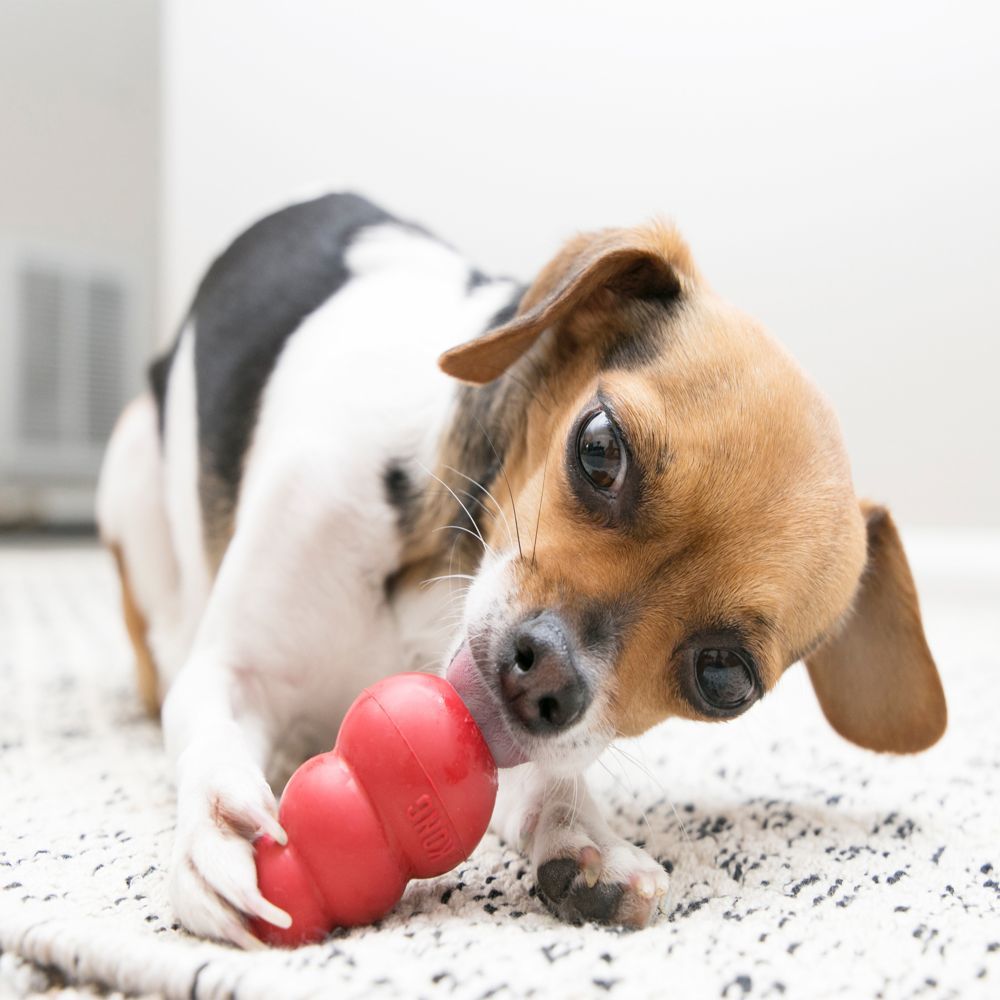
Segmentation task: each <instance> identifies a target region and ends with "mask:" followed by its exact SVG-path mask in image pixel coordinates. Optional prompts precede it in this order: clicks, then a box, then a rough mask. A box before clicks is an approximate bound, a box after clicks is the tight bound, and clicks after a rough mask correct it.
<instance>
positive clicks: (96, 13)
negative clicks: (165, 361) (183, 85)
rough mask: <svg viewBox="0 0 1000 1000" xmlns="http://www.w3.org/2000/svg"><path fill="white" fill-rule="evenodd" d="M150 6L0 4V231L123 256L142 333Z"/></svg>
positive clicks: (155, 123)
mask: <svg viewBox="0 0 1000 1000" xmlns="http://www.w3.org/2000/svg"><path fill="white" fill-rule="evenodd" d="M159 7H160V5H159V2H158V0H87V2H86V3H67V2H66V0H0V239H2V240H4V241H10V242H12V243H15V244H22V243H24V244H28V245H39V246H43V247H51V248H52V250H53V252H56V253H58V252H59V251H65V252H67V253H73V254H78V255H79V256H81V257H84V258H86V257H89V256H93V257H95V258H97V259H103V258H111V259H115V260H122V261H125V262H127V263H128V264H129V265H130V267H131V268H133V269H134V270H135V271H136V272H137V273H138V280H139V281H141V282H142V286H143V287H142V291H143V294H144V300H143V302H142V324H143V326H144V327H145V329H147V330H150V329H151V328H152V326H153V324H154V323H155V322H156V311H155V308H154V302H153V293H154V291H155V288H154V286H155V284H156V279H157V275H158V270H157V269H158V250H159V231H158V221H159V220H158V211H159V207H160V198H159V190H160V187H159V170H158V166H159V164H158V160H159V153H160V148H159V140H160V132H161V128H160V126H161V123H160V104H161V95H160V65H159V56H160V10H159ZM4 332H5V331H4ZM153 339H154V338H153V337H152V336H151V335H150V337H149V340H150V342H152V341H153ZM136 380H137V381H138V373H136Z"/></svg>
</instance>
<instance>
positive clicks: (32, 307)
mask: <svg viewBox="0 0 1000 1000" xmlns="http://www.w3.org/2000/svg"><path fill="white" fill-rule="evenodd" d="M13 277H14V285H13V291H14V305H15V308H14V321H15V340H16V342H17V354H16V357H17V364H16V366H15V370H14V372H13V373H12V374H13V381H14V386H13V388H14V400H15V405H14V413H13V418H14V419H13V429H14V442H13V444H14V449H13V451H14V454H15V455H16V456H20V459H19V460H18V461H16V465H17V466H18V467H19V468H21V470H22V472H23V474H25V475H31V476H33V477H39V478H44V479H50V478H72V479H78V478H80V477H83V478H90V477H92V476H93V473H94V472H95V471H96V468H97V463H98V460H99V458H100V453H101V449H102V448H103V445H104V443H105V442H106V441H107V439H108V435H109V434H110V433H111V429H112V427H113V425H114V421H115V418H116V416H117V415H118V413H119V412H120V411H121V408H122V406H123V405H124V403H125V393H126V391H127V389H128V385H127V383H128V372H127V370H126V368H127V364H128V358H129V357H130V351H129V349H128V348H129V344H128V343H127V342H126V341H127V337H128V329H127V327H128V323H127V316H128V312H129V295H128V288H127V285H126V282H125V281H124V280H123V279H122V278H121V277H120V276H117V275H114V274H111V273H105V272H104V271H101V272H100V273H95V271H93V270H91V269H88V268H86V267H80V266H63V265H62V264H61V263H52V262H50V261H46V260H43V261H38V260H34V259H33V260H30V261H21V262H20V263H19V265H18V266H16V267H15V270H14V275H13Z"/></svg>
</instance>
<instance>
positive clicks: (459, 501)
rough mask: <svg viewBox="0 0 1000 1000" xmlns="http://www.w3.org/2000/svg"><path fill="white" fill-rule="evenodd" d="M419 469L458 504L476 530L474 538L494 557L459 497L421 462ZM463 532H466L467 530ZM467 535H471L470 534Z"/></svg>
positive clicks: (475, 522)
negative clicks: (434, 480) (438, 484)
mask: <svg viewBox="0 0 1000 1000" xmlns="http://www.w3.org/2000/svg"><path fill="white" fill-rule="evenodd" d="M420 467H421V468H422V469H423V470H424V472H426V473H427V475H429V476H431V477H432V478H434V479H436V480H437V481H438V482H439V483H440V484H441V485H442V486H443V487H444V488H445V489H446V490H447V491H448V492H449V493H450V494H451V495H452V496H453V497H454V498H455V501H456V502H457V503H458V505H459V507H461V508H462V510H464V511H465V516H466V517H467V518H468V519H469V520H470V521H471V522H472V526H473V527H474V528H475V529H476V531H475V537H477V538H478V539H479V541H481V542H482V543H483V548H484V549H486V551H487V552H489V553H490V554H491V555H496V553H495V552H494V551H493V549H491V548H490V547H489V545H487V544H486V539H485V538H483V533H482V532H481V531H480V530H479V524H478V522H477V521H476V519H475V518H474V517H473V516H472V514H470V513H469V508H468V507H466V506H465V504H464V503H462V500H461V497H459V495H458V494H457V493H456V492H455V491H454V490H453V489H452V488H451V487H450V486H449V485H448V484H447V483H446V482H445V481H444V480H443V479H442V478H441V477H440V476H437V475H435V474H434V473H433V472H431V470H430V469H428V468H427V466H426V465H424V464H423V462H421V463H420ZM453 527H456V528H457V527H460V525H453ZM464 530H466V531H468V529H467V528H466V529H464ZM469 533H470V534H472V532H469Z"/></svg>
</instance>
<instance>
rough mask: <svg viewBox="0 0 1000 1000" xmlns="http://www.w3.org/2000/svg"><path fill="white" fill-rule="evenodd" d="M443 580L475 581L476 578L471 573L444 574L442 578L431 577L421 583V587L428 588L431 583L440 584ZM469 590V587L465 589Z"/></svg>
mask: <svg viewBox="0 0 1000 1000" xmlns="http://www.w3.org/2000/svg"><path fill="white" fill-rule="evenodd" d="M442 580H475V577H474V576H472V575H470V574H469V573H444V574H443V575H441V576H429V577H427V579H426V580H421V581H420V586H421V587H426V586H427V585H428V584H431V583H440V582H441V581H442ZM465 589H466V590H468V587H466V588H465Z"/></svg>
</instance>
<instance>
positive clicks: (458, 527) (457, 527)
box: [432, 524, 496, 556]
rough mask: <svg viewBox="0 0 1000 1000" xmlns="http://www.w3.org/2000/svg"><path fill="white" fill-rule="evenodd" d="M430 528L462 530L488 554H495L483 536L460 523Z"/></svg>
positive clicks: (435, 529)
mask: <svg viewBox="0 0 1000 1000" xmlns="http://www.w3.org/2000/svg"><path fill="white" fill-rule="evenodd" d="M432 530H433V531H435V532H437V531H464V532H465V534H467V535H469V536H471V537H472V538H474V539H475V540H476V541H477V542H479V543H480V544H481V545H482V546H483V548H484V549H486V551H487V552H489V553H490V555H493V556H495V555H496V553H495V552H494V551H493V549H491V548H490V546H489V545H487V544H486V542H485V541H484V540H483V537H482V536H481V535H478V534H476V532H474V531H471V530H470V529H469V528H464V527H462V525H460V524H442V525H441V527H440V528H433V529H432Z"/></svg>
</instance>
